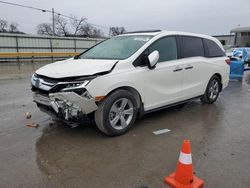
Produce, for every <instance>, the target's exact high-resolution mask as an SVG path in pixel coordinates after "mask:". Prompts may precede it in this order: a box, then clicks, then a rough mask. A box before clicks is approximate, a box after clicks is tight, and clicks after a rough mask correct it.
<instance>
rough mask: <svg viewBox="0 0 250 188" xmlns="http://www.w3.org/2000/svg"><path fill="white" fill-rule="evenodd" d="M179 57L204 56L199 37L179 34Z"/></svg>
mask: <svg viewBox="0 0 250 188" xmlns="http://www.w3.org/2000/svg"><path fill="white" fill-rule="evenodd" d="M180 40H181V57H182V58H186V57H196V56H202V57H203V56H205V52H204V46H203V42H202V39H201V38H197V37H189V36H181V37H180Z"/></svg>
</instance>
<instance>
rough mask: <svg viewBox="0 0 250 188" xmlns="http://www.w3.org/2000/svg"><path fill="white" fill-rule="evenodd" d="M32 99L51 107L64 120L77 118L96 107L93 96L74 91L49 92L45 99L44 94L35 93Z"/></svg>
mask: <svg viewBox="0 0 250 188" xmlns="http://www.w3.org/2000/svg"><path fill="white" fill-rule="evenodd" d="M34 101H35V102H36V103H38V104H41V105H46V106H49V107H51V108H52V109H53V110H54V111H55V113H56V114H57V115H58V116H59V117H63V118H64V119H65V120H79V119H80V118H81V116H83V115H87V114H89V113H91V112H93V111H95V110H96V109H97V108H98V106H97V105H96V103H95V100H94V99H93V98H86V97H82V96H80V95H78V94H76V93H74V92H61V93H51V94H49V97H47V98H46V99H45V97H44V96H41V95H39V94H35V95H34Z"/></svg>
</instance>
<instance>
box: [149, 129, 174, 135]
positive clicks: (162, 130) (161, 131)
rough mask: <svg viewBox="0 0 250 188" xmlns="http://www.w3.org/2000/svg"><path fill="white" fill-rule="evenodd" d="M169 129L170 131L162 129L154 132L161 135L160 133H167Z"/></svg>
mask: <svg viewBox="0 0 250 188" xmlns="http://www.w3.org/2000/svg"><path fill="white" fill-rule="evenodd" d="M169 131H170V130H169V129H161V130H157V131H153V133H154V134H155V135H159V134H164V133H167V132H169Z"/></svg>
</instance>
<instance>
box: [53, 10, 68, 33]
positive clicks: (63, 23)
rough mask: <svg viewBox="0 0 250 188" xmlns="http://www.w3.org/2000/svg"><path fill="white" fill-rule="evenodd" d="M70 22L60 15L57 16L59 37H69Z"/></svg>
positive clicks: (56, 22) (56, 24) (56, 25)
mask: <svg viewBox="0 0 250 188" xmlns="http://www.w3.org/2000/svg"><path fill="white" fill-rule="evenodd" d="M67 25H68V22H67V20H66V19H64V18H62V17H60V15H57V16H56V17H55V27H56V28H55V30H56V31H55V33H56V35H58V36H68V35H69V34H70V33H69V30H68V27H67Z"/></svg>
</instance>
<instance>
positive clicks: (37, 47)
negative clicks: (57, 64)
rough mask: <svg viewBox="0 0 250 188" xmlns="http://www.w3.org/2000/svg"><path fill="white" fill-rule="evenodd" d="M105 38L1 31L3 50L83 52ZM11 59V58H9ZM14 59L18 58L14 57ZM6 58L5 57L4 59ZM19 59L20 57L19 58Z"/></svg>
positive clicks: (1, 47)
mask: <svg viewBox="0 0 250 188" xmlns="http://www.w3.org/2000/svg"><path fill="white" fill-rule="evenodd" d="M101 40H103V39H97V38H74V37H50V36H33V35H19V34H18V35H17V34H14V35H13V34H3V33H0V53H1V52H83V51H85V50H86V49H88V48H90V47H91V46H93V45H95V44H97V43H99V42H100V41H101ZM8 59H10V58H8ZM12 59H13V60H15V59H17V58H12ZM3 60H6V58H5V59H2V61H3ZM18 60H19V59H18Z"/></svg>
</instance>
